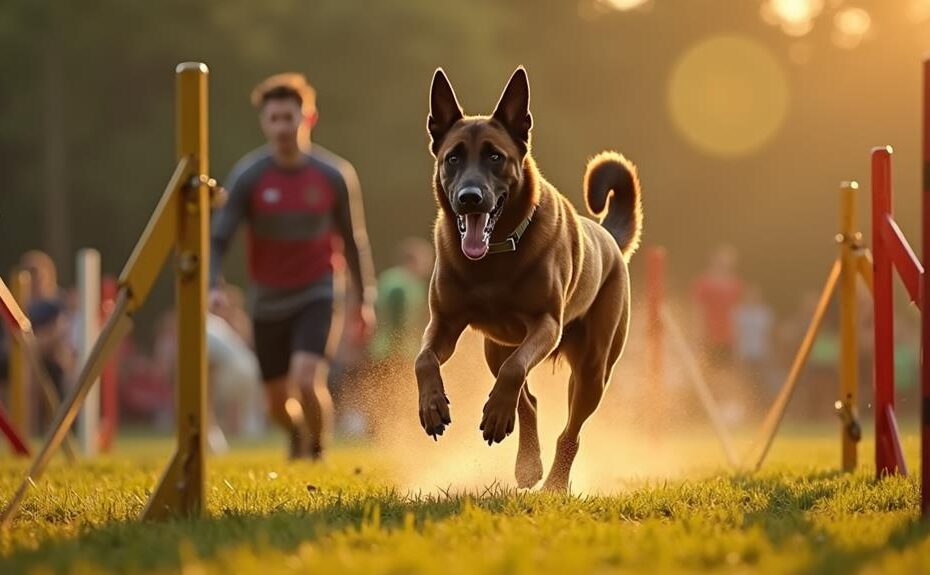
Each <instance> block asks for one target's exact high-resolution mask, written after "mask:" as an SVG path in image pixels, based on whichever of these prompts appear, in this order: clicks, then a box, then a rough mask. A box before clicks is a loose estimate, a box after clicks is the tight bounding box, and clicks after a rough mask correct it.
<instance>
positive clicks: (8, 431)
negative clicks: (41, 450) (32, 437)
mask: <svg viewBox="0 0 930 575" xmlns="http://www.w3.org/2000/svg"><path fill="white" fill-rule="evenodd" d="M0 432H2V433H3V435H4V436H5V437H6V440H7V441H8V442H9V443H10V447H12V448H13V453H15V454H16V455H19V456H22V457H29V448H28V447H26V442H25V441H24V440H23V438H22V437H20V435H19V432H18V431H16V428H15V427H14V426H13V422H12V421H10V417H9V415H8V414H7V412H6V410H5V409H3V405H0Z"/></svg>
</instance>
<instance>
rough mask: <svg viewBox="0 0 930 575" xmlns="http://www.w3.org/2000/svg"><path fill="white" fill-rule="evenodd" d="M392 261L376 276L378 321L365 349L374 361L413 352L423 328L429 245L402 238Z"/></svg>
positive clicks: (430, 265) (430, 268)
mask: <svg viewBox="0 0 930 575" xmlns="http://www.w3.org/2000/svg"><path fill="white" fill-rule="evenodd" d="M396 258H397V261H396V264H395V265H394V267H391V268H388V269H386V270H384V271H383V272H381V275H379V276H378V300H377V301H378V306H377V310H378V317H379V318H380V320H381V321H380V324H379V325H378V331H377V332H376V334H375V337H374V339H373V340H372V342H371V346H370V347H369V351H370V353H371V358H372V359H373V360H374V361H382V360H385V359H388V358H389V357H390V356H399V357H402V358H410V359H412V358H413V357H415V356H416V353H417V351H418V350H419V346H420V338H421V337H422V335H423V330H424V329H425V328H426V322H427V321H428V316H429V314H428V313H427V291H428V288H429V276H430V274H431V273H432V271H433V247H432V245H431V244H430V243H429V242H428V241H426V240H424V239H422V238H417V237H409V238H406V239H404V240H403V241H402V242H401V243H400V245H399V246H398V249H397V254H396Z"/></svg>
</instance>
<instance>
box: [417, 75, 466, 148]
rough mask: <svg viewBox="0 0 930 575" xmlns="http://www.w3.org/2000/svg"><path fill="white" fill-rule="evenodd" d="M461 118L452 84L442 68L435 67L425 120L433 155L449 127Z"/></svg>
mask: <svg viewBox="0 0 930 575" xmlns="http://www.w3.org/2000/svg"><path fill="white" fill-rule="evenodd" d="M461 119H462V108H461V106H459V101H458V100H457V99H456V98H455V92H454V91H452V85H451V84H450V83H449V79H448V78H446V74H445V72H443V71H442V68H436V73H435V74H433V84H432V86H430V89H429V118H427V120H426V129H427V130H428V131H429V136H430V139H431V142H430V150H431V151H432V152H433V155H434V156H435V155H436V152H438V151H439V144H441V143H442V139H443V138H444V137H445V135H446V133H447V132H448V131H449V128H451V127H452V125H453V124H455V123H456V122H458V121H459V120H461Z"/></svg>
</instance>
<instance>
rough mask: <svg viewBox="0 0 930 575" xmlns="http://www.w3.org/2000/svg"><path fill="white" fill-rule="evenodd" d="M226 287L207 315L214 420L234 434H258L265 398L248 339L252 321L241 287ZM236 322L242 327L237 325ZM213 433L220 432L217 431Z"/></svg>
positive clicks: (260, 428) (260, 429)
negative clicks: (221, 299) (220, 298)
mask: <svg viewBox="0 0 930 575" xmlns="http://www.w3.org/2000/svg"><path fill="white" fill-rule="evenodd" d="M223 289H225V290H226V292H227V294H226V296H227V297H226V298H224V299H223V303H222V305H217V306H214V310H213V311H211V312H210V313H209V314H208V315H207V354H208V356H209V371H210V378H209V379H210V392H211V396H212V397H211V405H212V406H213V410H214V413H215V415H216V421H215V423H216V424H217V425H219V427H220V428H221V429H222V430H224V431H226V432H228V433H231V434H240V433H242V434H244V435H248V436H256V435H258V434H260V433H261V431H262V427H263V423H262V420H263V417H262V415H263V413H262V403H263V402H262V390H261V373H260V372H259V368H258V360H257V359H256V357H255V353H254V352H253V351H252V349H250V347H249V345H248V340H247V338H249V337H250V334H251V329H250V322H249V320H248V316H247V315H246V313H245V310H244V308H243V307H242V306H243V305H244V300H243V298H242V297H241V296H242V293H241V291H240V290H238V289H236V288H235V287H233V286H228V285H227V286H224V288H223ZM243 317H244V318H245V321H242V318H243ZM237 324H238V328H239V329H236V326H237ZM243 332H244V333H243ZM214 435H217V434H216V433H215V432H214Z"/></svg>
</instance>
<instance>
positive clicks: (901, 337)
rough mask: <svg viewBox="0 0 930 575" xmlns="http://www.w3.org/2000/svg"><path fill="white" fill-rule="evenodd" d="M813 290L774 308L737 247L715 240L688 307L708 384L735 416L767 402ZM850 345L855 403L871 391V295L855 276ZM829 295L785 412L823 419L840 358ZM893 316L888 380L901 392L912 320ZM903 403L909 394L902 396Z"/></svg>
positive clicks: (912, 345) (910, 366) (803, 323)
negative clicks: (781, 309)
mask: <svg viewBox="0 0 930 575" xmlns="http://www.w3.org/2000/svg"><path fill="white" fill-rule="evenodd" d="M820 295H821V294H820V293H819V292H817V291H810V292H807V293H804V294H803V295H802V297H801V298H800V299H799V300H798V305H797V307H796V308H795V309H793V310H791V311H790V312H788V313H785V314H781V315H779V314H776V312H775V311H774V309H773V308H772V307H771V305H769V303H767V301H766V298H765V295H764V294H763V292H762V290H761V288H760V287H759V286H758V285H757V284H755V283H753V282H752V281H748V280H746V279H745V278H744V277H742V275H741V273H740V271H739V265H738V252H737V250H736V249H735V248H733V247H732V246H721V247H719V248H718V249H717V250H716V251H715V252H713V254H712V255H711V257H710V259H709V262H708V264H707V266H706V268H705V269H704V270H703V271H702V272H701V273H700V274H699V275H698V276H697V277H696V278H695V279H694V280H693V282H692V284H691V294H690V296H691V297H690V299H691V308H692V310H693V327H694V331H695V341H696V342H697V343H698V345H697V346H696V347H697V348H698V349H699V350H700V352H701V354H702V356H703V357H704V359H705V365H706V369H707V371H708V372H709V374H710V377H709V379H710V381H712V382H713V385H714V387H715V392H716V393H717V394H718V396H719V399H720V401H721V404H722V405H723V409H724V410H725V412H726V414H727V415H728V416H729V417H730V419H731V420H733V421H734V422H740V421H744V420H746V419H747V418H749V417H752V416H753V415H755V414H757V413H758V412H760V411H762V410H765V409H767V408H768V406H769V405H771V402H772V400H773V399H774V397H775V395H776V394H777V393H778V390H779V389H780V388H781V386H782V385H783V384H784V382H785V379H786V377H787V375H788V371H789V369H790V367H791V364H792V362H793V361H794V359H795V356H796V355H797V352H798V349H799V346H800V344H801V341H802V340H803V338H804V335H805V333H806V332H807V329H808V326H809V324H810V322H811V318H812V317H813V314H814V310H815V308H816V307H817V303H818V300H819V298H820ZM857 298H858V299H857V310H858V312H857V328H856V329H857V332H858V333H857V338H856V341H857V345H858V358H859V389H860V401H859V409H860V411H861V410H862V408H863V407H864V406H868V405H869V404H870V401H871V400H870V398H871V396H872V390H871V383H870V382H871V377H872V373H871V370H872V347H873V346H872V338H873V323H872V302H871V295H870V293H869V292H868V290H867V288H866V287H865V286H864V285H862V284H861V282H860V283H859V284H858V290H857ZM837 300H838V298H837V297H836V295H835V296H834V298H833V300H832V301H831V303H830V307H829V308H828V311H827V314H826V316H825V318H824V321H823V323H822V325H821V327H820V330H819V331H818V334H817V337H816V339H815V341H814V345H813V348H812V349H811V352H810V355H809V357H808V359H807V364H806V366H805V368H804V370H803V371H802V373H801V379H800V381H799V384H798V387H797V391H796V393H795V395H794V399H793V401H792V404H791V409H790V412H789V413H790V414H792V415H794V416H795V417H799V418H802V419H806V420H810V421H824V420H825V419H826V418H827V417H829V414H830V413H832V412H833V409H834V401H835V400H836V399H837V397H838V390H839V379H838V372H837V366H838V364H839V361H840V329H839V327H840V326H839V310H838V305H837ZM900 315H901V316H902V317H900V318H899V319H897V320H896V321H895V330H896V333H895V364H896V376H895V385H896V387H897V388H898V390H899V391H901V392H902V393H901V395H902V397H905V396H908V397H909V396H910V395H911V394H908V393H907V390H908V389H911V388H914V387H915V386H916V385H917V373H918V348H919V345H918V341H917V340H918V337H919V334H918V332H917V329H918V321H917V318H916V316H914V317H907V314H905V313H901V314H900ZM902 403H903V404H904V406H905V410H907V407H906V405H907V404H908V403H910V402H908V401H907V399H905V400H904V401H903V402H902Z"/></svg>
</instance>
